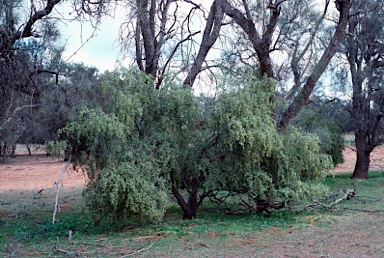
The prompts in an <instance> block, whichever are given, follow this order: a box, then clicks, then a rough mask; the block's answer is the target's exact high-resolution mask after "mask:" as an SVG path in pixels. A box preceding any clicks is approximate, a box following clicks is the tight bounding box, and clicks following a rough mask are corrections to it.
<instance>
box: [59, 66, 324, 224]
mask: <svg viewBox="0 0 384 258" xmlns="http://www.w3.org/2000/svg"><path fill="white" fill-rule="evenodd" d="M147 81H148V76H146V75H143V74H142V73H141V72H140V71H138V70H131V71H126V70H122V71H115V72H113V73H106V74H104V75H103V76H102V85H103V86H102V87H103V91H102V96H103V99H105V100H107V101H106V102H104V103H105V105H99V106H98V107H95V108H88V107H84V108H83V109H82V111H81V112H80V113H79V115H78V116H76V117H74V119H73V120H72V122H71V123H69V124H68V125H67V126H66V128H65V129H64V130H63V131H62V137H65V138H66V139H67V140H68V142H69V144H70V145H71V146H72V153H73V156H74V158H75V161H76V162H77V163H78V164H79V165H86V166H87V172H88V176H89V178H90V180H91V181H90V183H89V185H88V186H87V188H86V190H85V196H86V198H87V200H86V201H87V203H88V208H89V212H90V214H91V216H92V217H93V218H94V220H95V221H99V219H100V218H101V217H103V216H104V215H105V216H106V217H108V218H111V221H115V222H116V221H118V220H119V218H120V219H121V218H132V217H136V216H137V215H139V214H144V217H145V218H143V219H148V220H156V219H159V218H161V214H164V212H165V207H166V202H165V199H166V198H165V197H164V196H166V193H167V190H169V191H171V192H172V194H173V196H174V199H175V200H176V201H177V203H178V204H179V206H180V208H181V209H182V211H183V218H184V219H192V218H195V217H197V211H198V209H199V207H200V206H201V204H202V203H203V201H204V200H205V199H206V198H207V197H214V196H215V197H217V196H218V194H220V193H223V192H226V191H230V192H231V193H236V194H242V195H244V194H246V195H248V196H250V197H251V198H250V200H251V201H252V204H250V205H251V206H252V207H256V209H259V208H260V205H263V207H264V209H267V210H268V209H273V208H277V207H281V208H282V207H284V205H283V204H284V203H286V202H287V201H289V200H291V201H292V200H298V199H301V198H306V197H310V196H312V195H316V194H319V193H320V192H323V191H324V189H325V188H324V186H323V185H322V184H321V183H320V184H319V181H318V180H319V179H321V178H322V177H323V170H324V169H328V168H330V167H331V162H330V159H329V157H328V156H327V155H324V154H321V153H320V149H319V145H318V144H319V143H318V139H317V137H316V136H314V135H312V134H302V133H300V132H299V131H298V130H296V129H294V128H288V129H287V132H286V133H284V134H281V133H279V132H278V130H277V129H276V126H275V122H274V119H273V117H272V116H271V114H272V112H273V109H274V104H273V103H271V102H270V101H269V100H270V98H271V96H273V95H274V89H275V83H274V81H273V80H272V79H264V80H262V81H259V80H256V79H253V78H249V79H247V81H244V80H242V82H240V81H238V80H235V81H233V82H232V83H236V84H237V85H240V87H238V88H237V89H235V90H230V91H228V92H226V91H224V92H222V93H220V94H219V95H218V97H217V99H212V98H208V97H205V98H203V97H196V96H194V95H193V93H192V92H191V90H190V88H186V87H182V86H181V85H174V84H172V83H170V84H168V83H166V84H165V85H164V87H162V88H161V89H159V90H155V89H154V88H153V87H152V86H151V85H148V83H147ZM132 178H134V182H130V180H131V179H132ZM144 186H145V187H144ZM154 192H155V193H156V194H154ZM101 193H103V194H101ZM100 194H101V195H100ZM150 196H156V197H158V198H156V199H155V200H154V202H153V206H151V205H150V206H148V205H149V204H148V201H149V200H150V198H149V197H150Z"/></svg>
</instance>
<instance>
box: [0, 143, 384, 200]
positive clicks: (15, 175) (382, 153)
mask: <svg viewBox="0 0 384 258" xmlns="http://www.w3.org/2000/svg"><path fill="white" fill-rule="evenodd" d="M343 155H344V160H345V162H344V163H343V164H340V165H338V166H337V168H336V169H335V170H334V171H333V172H335V173H342V172H352V171H353V168H354V165H355V160H356V152H355V151H354V150H353V149H352V148H345V150H344V152H343ZM65 165H66V162H64V161H62V160H58V159H53V158H51V157H46V156H45V155H44V154H43V153H42V152H41V151H40V152H38V153H33V154H32V156H28V155H27V154H26V153H25V151H22V152H21V153H19V154H18V155H16V158H8V159H7V160H6V163H5V164H0V192H1V191H7V190H41V189H48V188H52V187H55V183H56V182H57V181H58V179H59V176H60V173H61V171H62V169H63V168H64V167H65ZM371 169H375V170H382V169H384V148H383V147H378V148H376V149H375V150H374V151H373V153H372V154H371ZM85 184H86V177H85V176H84V175H83V173H82V172H79V171H73V169H71V166H70V167H69V168H68V170H67V171H66V172H65V175H64V178H63V180H62V187H63V188H69V189H70V188H77V187H82V186H84V185H85Z"/></svg>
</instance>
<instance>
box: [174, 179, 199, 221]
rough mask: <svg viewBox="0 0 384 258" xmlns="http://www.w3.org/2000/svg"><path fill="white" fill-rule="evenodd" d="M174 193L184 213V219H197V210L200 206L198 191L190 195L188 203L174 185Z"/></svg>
mask: <svg viewBox="0 0 384 258" xmlns="http://www.w3.org/2000/svg"><path fill="white" fill-rule="evenodd" d="M172 193H173V195H174V196H175V197H176V200H177V203H178V204H179V206H180V207H181V209H182V210H183V212H184V214H183V219H193V218H196V214H197V209H198V208H199V206H200V205H199V204H198V202H197V189H196V191H192V192H191V193H190V194H189V196H188V202H185V200H184V197H183V196H182V195H181V194H180V192H179V190H178V189H177V188H176V186H174V185H173V186H172Z"/></svg>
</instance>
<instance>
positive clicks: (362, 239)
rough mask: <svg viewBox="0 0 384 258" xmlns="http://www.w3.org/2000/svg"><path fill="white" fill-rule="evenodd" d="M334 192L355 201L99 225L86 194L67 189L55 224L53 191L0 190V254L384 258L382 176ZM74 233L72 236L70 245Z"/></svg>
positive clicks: (336, 182) (340, 180) (343, 183)
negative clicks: (267, 213)
mask: <svg viewBox="0 0 384 258" xmlns="http://www.w3.org/2000/svg"><path fill="white" fill-rule="evenodd" d="M326 183H327V184H328V185H329V186H330V187H331V188H332V189H333V190H334V191H337V190H338V189H343V188H353V186H352V184H355V185H356V189H357V195H356V197H354V198H352V199H350V200H346V201H343V202H341V203H339V204H338V205H337V206H335V207H334V211H332V212H330V211H322V210H304V211H294V210H288V211H277V212H274V213H273V216H272V217H271V218H266V217H263V216H259V215H249V214H248V215H224V214H221V213H219V212H217V211H216V210H215V209H213V207H212V206H209V205H208V204H206V205H205V206H203V207H202V210H201V212H200V213H199V217H198V219H195V220H191V221H183V220H181V219H180V218H181V213H180V211H179V209H177V208H176V207H173V208H171V209H170V210H169V211H168V212H167V214H166V217H165V219H164V222H162V223H159V224H156V225H137V224H135V225H130V224H129V223H127V224H126V225H120V226H119V227H116V226H115V227H112V226H110V225H103V226H99V227H96V226H94V225H93V224H92V223H91V222H90V221H89V220H88V218H87V217H86V216H85V215H84V213H83V211H82V203H81V190H80V189H75V190H62V192H61V198H60V200H61V208H62V209H61V212H60V213H59V214H58V215H57V217H56V219H57V220H58V222H56V223H55V224H52V213H53V203H54V192H49V191H43V192H42V193H40V194H38V193H36V191H34V192H31V191H24V192H17V191H7V192H0V254H1V255H2V256H4V257H75V256H77V257H78V256H80V257H129V256H137V257H150V256H154V257H382V255H383V253H384V244H383V243H382V240H383V239H384V175H383V173H381V172H371V173H370V179H369V180H367V181H352V180H350V179H348V175H344V174H342V175H337V176H334V177H333V176H329V177H328V178H327V179H326ZM69 230H71V231H72V232H73V235H72V239H71V241H69V237H68V234H69Z"/></svg>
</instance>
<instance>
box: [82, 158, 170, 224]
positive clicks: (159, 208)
mask: <svg viewBox="0 0 384 258" xmlns="http://www.w3.org/2000/svg"><path fill="white" fill-rule="evenodd" d="M152 165H153V164H151V163H142V164H137V165H135V164H131V163H128V162H126V163H121V164H119V165H118V166H116V167H112V168H110V169H104V170H103V171H102V173H101V174H100V176H99V177H98V178H97V179H96V180H95V181H93V182H91V183H89V184H88V186H87V188H86V189H85V191H84V197H85V201H86V207H87V211H88V212H89V214H90V215H91V217H92V219H93V220H94V221H95V222H96V223H100V222H101V221H107V222H112V223H114V222H122V221H134V220H135V219H136V220H138V219H140V220H146V221H152V222H153V221H159V220H160V219H161V218H162V217H163V215H164V213H165V210H166V208H167V203H168V201H167V200H168V199H167V198H168V195H167V192H166V191H164V190H161V187H160V186H161V185H162V183H161V181H160V180H159V179H158V178H157V177H156V176H155V175H156V174H155V173H153V171H156V168H153V167H151V166H152ZM149 173H152V174H149ZM154 182H156V184H154Z"/></svg>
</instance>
